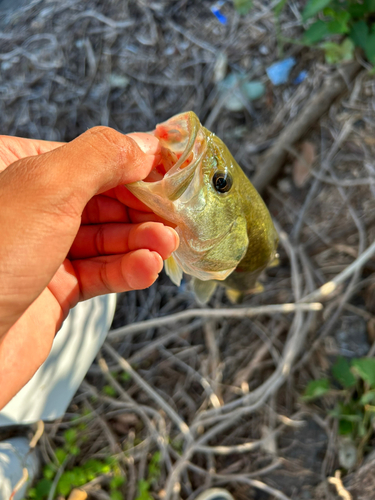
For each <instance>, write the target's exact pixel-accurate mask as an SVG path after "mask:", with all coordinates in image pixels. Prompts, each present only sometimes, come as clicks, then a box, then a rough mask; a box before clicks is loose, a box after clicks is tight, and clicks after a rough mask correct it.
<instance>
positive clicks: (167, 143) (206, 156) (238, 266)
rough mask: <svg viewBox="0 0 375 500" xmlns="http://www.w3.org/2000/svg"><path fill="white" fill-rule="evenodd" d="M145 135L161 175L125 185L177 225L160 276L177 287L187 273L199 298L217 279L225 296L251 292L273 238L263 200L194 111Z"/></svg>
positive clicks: (204, 299)
mask: <svg viewBox="0 0 375 500" xmlns="http://www.w3.org/2000/svg"><path fill="white" fill-rule="evenodd" d="M152 133H153V134H154V135H155V136H156V137H158V138H159V140H160V142H161V145H162V151H163V152H164V153H163V155H162V156H163V158H164V163H163V160H162V162H161V165H160V166H159V171H161V172H162V175H161V176H160V179H159V180H156V181H155V182H145V181H139V182H135V183H133V184H129V185H127V187H128V189H129V190H130V191H131V192H132V193H133V194H134V195H135V196H136V197H137V198H138V199H140V200H141V201H142V202H143V203H145V204H146V205H147V206H148V207H149V208H151V210H153V211H154V212H155V213H156V214H158V215H159V216H161V217H163V218H164V219H166V220H168V221H170V222H172V223H173V224H175V225H176V231H177V232H178V234H179V237H180V245H179V248H178V249H177V250H176V251H175V252H174V253H173V255H172V256H171V257H170V258H169V259H168V260H167V261H166V264H165V269H166V272H167V274H168V275H169V276H170V278H171V279H172V281H173V282H174V283H175V284H176V285H179V284H180V281H181V278H182V273H183V272H184V273H186V274H189V275H191V276H193V288H194V291H195V293H196V295H197V297H198V299H199V300H200V301H201V302H203V303H204V302H207V300H209V298H210V297H211V295H212V293H213V292H214V290H215V288H216V286H217V284H220V285H223V286H225V287H226V288H227V290H228V292H229V293H228V296H229V297H230V298H232V299H236V297H238V296H239V295H240V294H244V293H247V292H249V291H253V290H254V288H256V281H257V277H258V276H259V274H260V273H261V272H262V270H263V269H265V267H267V265H268V264H269V263H270V262H272V261H273V260H274V258H275V253H276V247H277V243H278V237H277V233H276V230H275V228H274V225H273V222H272V219H271V216H270V214H269V211H268V209H267V207H266V205H265V204H264V202H263V200H262V198H261V197H260V195H259V194H258V192H257V191H256V189H255V188H254V186H253V185H252V184H251V182H250V181H249V179H248V178H247V177H246V175H245V174H244V172H243V171H242V169H241V168H240V166H239V165H238V164H237V162H236V161H235V160H234V158H233V156H232V155H231V154H230V152H229V150H228V148H227V147H226V146H225V144H224V143H223V141H221V139H219V138H218V137H217V136H216V135H215V134H213V133H212V132H210V131H209V130H207V129H206V128H204V127H203V126H202V125H201V124H200V122H199V119H198V117H197V116H196V115H195V114H194V113H193V112H191V111H190V112H186V113H182V114H180V115H177V116H174V117H172V118H171V119H170V120H168V121H167V122H164V123H162V124H160V125H158V126H157V127H156V129H155V130H154V131H153V132H152ZM157 168H158V167H157ZM163 168H164V170H163ZM160 169H161V170H160Z"/></svg>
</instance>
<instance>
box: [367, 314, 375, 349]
mask: <svg viewBox="0 0 375 500" xmlns="http://www.w3.org/2000/svg"><path fill="white" fill-rule="evenodd" d="M367 336H368V339H369V341H370V342H371V343H373V342H375V318H371V319H370V320H368V322H367Z"/></svg>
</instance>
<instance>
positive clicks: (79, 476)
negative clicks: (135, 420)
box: [27, 424, 125, 500]
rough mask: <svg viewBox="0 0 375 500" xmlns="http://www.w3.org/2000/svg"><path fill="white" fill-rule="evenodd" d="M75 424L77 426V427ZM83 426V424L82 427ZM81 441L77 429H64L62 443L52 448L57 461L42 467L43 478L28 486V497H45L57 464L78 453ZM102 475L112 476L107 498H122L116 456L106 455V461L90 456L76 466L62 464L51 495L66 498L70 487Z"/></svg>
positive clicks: (78, 485)
mask: <svg viewBox="0 0 375 500" xmlns="http://www.w3.org/2000/svg"><path fill="white" fill-rule="evenodd" d="M81 426H82V424H79V425H78V427H81ZM84 427H85V426H84ZM83 441H85V436H84V435H83V436H82V435H81V436H80V435H79V434H78V431H77V429H75V428H73V427H72V428H70V429H68V430H67V431H65V432H64V444H63V446H62V447H60V448H57V449H56V450H55V456H56V459H57V462H58V463H57V464H55V463H49V464H47V465H45V466H44V468H43V477H42V478H41V479H40V480H39V481H38V482H37V483H36V485H35V487H34V488H30V489H29V491H28V494H27V497H28V498H29V499H32V500H45V499H46V498H47V497H48V495H49V493H50V491H51V487H52V484H53V481H54V479H55V477H56V474H57V472H58V471H59V469H60V467H61V466H63V465H64V466H65V465H66V464H68V463H69V462H70V460H69V459H70V457H75V456H77V455H79V453H80V448H79V444H80V442H83ZM103 474H106V475H110V476H112V478H111V481H110V483H109V494H110V497H111V500H122V499H123V495H122V493H121V491H120V488H121V486H122V485H123V484H124V482H125V477H124V476H123V475H122V472H121V469H120V467H119V464H118V461H117V459H115V458H113V457H110V458H108V459H106V460H102V461H101V460H95V459H90V460H87V461H86V462H84V463H83V464H82V465H79V466H72V467H66V469H65V470H64V472H63V473H62V474H61V477H60V478H59V480H58V482H57V486H56V491H55V497H56V496H58V495H62V496H63V497H67V496H68V495H69V493H70V492H71V491H72V489H73V488H79V487H80V486H83V485H84V484H86V483H88V482H90V481H92V480H93V479H95V478H96V477H98V476H101V475H103Z"/></svg>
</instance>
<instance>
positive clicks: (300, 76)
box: [293, 70, 308, 85]
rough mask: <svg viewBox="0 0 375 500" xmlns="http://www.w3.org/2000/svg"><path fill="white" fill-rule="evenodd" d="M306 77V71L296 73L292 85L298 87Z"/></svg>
mask: <svg viewBox="0 0 375 500" xmlns="http://www.w3.org/2000/svg"><path fill="white" fill-rule="evenodd" d="M307 75H308V72H307V71H306V70H302V71H301V72H300V73H298V75H297V76H296V78H295V79H294V80H293V84H294V85H299V84H300V83H302V82H303V80H305V78H306V77H307Z"/></svg>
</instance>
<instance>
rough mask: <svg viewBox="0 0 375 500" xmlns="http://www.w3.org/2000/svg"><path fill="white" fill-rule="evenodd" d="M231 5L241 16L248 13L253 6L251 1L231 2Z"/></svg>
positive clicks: (238, 0)
mask: <svg viewBox="0 0 375 500" xmlns="http://www.w3.org/2000/svg"><path fill="white" fill-rule="evenodd" d="M233 3H234V8H235V9H236V11H237V12H238V13H239V14H241V15H242V16H244V15H245V14H247V13H248V12H250V10H251V8H252V6H253V0H233Z"/></svg>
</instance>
